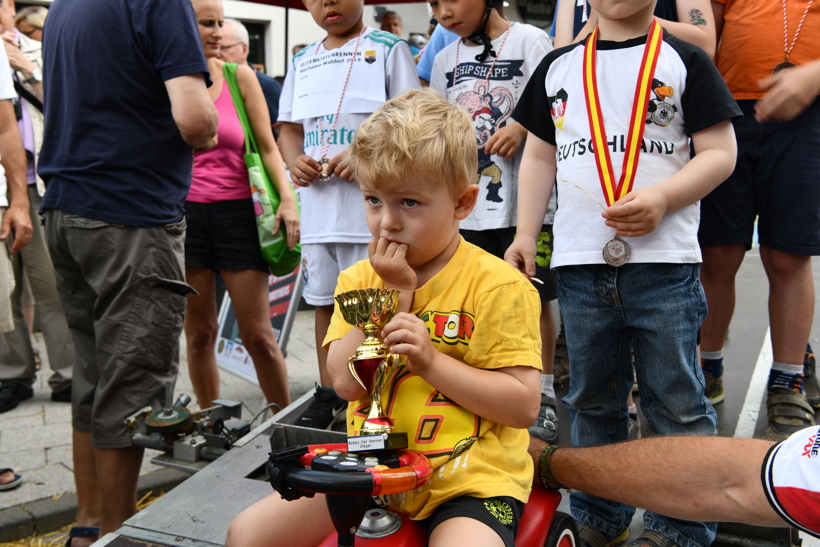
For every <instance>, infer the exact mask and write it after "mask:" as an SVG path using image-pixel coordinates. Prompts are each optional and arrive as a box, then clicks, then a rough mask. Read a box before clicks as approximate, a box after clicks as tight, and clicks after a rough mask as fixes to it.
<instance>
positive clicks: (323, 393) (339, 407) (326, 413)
mask: <svg viewBox="0 0 820 547" xmlns="http://www.w3.org/2000/svg"><path fill="white" fill-rule="evenodd" d="M345 408H347V401H345V400H344V399H342V398H341V397H339V396H338V395H336V391H335V390H334V389H333V388H332V387H330V386H316V392H315V393H314V394H313V400H312V401H311V402H310V405H309V406H308V407H307V410H305V412H304V413H303V414H302V415H301V416H299V419H298V420H296V425H298V426H301V427H312V428H313V429H327V428H329V427H330V426H331V425H332V424H333V421H334V419H335V418H336V416H338V415H339V414H341V413H342V412H343V411H344V410H345Z"/></svg>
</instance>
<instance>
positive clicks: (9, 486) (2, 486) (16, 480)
mask: <svg viewBox="0 0 820 547" xmlns="http://www.w3.org/2000/svg"><path fill="white" fill-rule="evenodd" d="M3 473H11V474H13V475H14V478H13V479H12V480H11V482H7V483H5V484H0V490H11V489H13V488H17V487H18V486H20V485H21V484H23V477H21V476H20V475H18V474H17V473H15V472H14V469H12V468H11V467H4V468H2V469H0V475H2V474H3Z"/></svg>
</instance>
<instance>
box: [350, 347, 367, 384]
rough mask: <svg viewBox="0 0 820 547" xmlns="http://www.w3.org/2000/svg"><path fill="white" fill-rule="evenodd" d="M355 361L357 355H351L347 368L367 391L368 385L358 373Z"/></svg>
mask: <svg viewBox="0 0 820 547" xmlns="http://www.w3.org/2000/svg"><path fill="white" fill-rule="evenodd" d="M355 361H356V356H355V355H354V356H352V357H350V358H349V359H348V360H347V369H348V370H349V371H350V374H352V375H353V378H354V379H355V380H356V381H357V382H358V383H359V385H360V386H362V389H364V390H365V391H368V389H367V386H366V385H364V382H362V379H361V378H359V375H358V374H357V373H356V367H355V366H354V365H353V363H354V362H355Z"/></svg>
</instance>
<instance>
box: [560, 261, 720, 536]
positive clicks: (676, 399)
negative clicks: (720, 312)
mask: <svg viewBox="0 0 820 547" xmlns="http://www.w3.org/2000/svg"><path fill="white" fill-rule="evenodd" d="M556 271H557V273H558V305H559V307H560V308H561V313H562V315H563V318H564V326H565V329H566V336H567V349H568V351H569V359H570V362H571V363H572V366H571V367H570V382H569V393H568V394H567V396H566V397H564V399H563V402H564V405H565V406H566V407H567V410H568V411H569V415H570V427H571V432H572V444H573V445H574V446H597V445H603V444H608V443H614V442H618V441H624V440H627V439H628V438H629V433H628V430H627V428H628V422H629V418H628V415H627V407H626V400H627V395H628V394H629V391H630V389H631V386H632V352H633V351H634V354H635V368H636V371H637V376H638V385H639V387H640V393H641V397H640V402H641V410H642V411H643V413H644V415H646V418H647V419H648V421H649V423H650V425H651V426H652V428H653V429H654V430H655V432H656V433H658V434H660V435H700V436H709V435H714V434H715V429H716V426H717V417H716V415H715V410H714V408H712V404H711V403H710V402H709V400H708V399H707V398H706V396H705V395H704V388H705V381H704V378H703V372H702V371H701V368H700V363H699V360H698V353H697V334H698V328H699V327H700V324H701V323H702V322H703V320H704V318H705V317H706V298H705V296H704V294H703V288H702V287H701V284H700V277H699V267H698V264H626V265H624V266H621V267H620V268H613V267H612V266H607V265H604V264H601V265H586V266H562V267H559V268H557V269H556ZM570 500H571V507H572V514H573V517H574V518H575V519H576V520H578V521H580V522H582V523H584V524H587V525H589V526H592V527H593V528H595V529H596V530H599V531H600V532H602V533H603V534H604V535H606V536H608V537H614V536H617V535H618V534H619V533H621V532H623V530H625V529H626V528H628V527H629V524H630V522H631V519H632V515H633V514H634V512H635V509H634V508H633V507H629V506H627V505H623V504H620V503H615V502H612V501H608V500H604V499H602V498H597V497H594V496H589V495H586V494H581V493H580V492H576V493H573V494H572V496H571V498H570ZM645 522H646V526H647V528H649V529H651V530H654V531H657V532H660V533H662V534H663V535H665V536H667V537H669V538H671V539H673V540H674V541H675V542H676V543H678V544H679V545H681V546H682V547H706V546H708V545H710V544H711V543H712V540H713V539H714V534H715V530H716V527H715V526H713V525H711V524H704V523H693V522H688V521H681V520H676V519H670V518H667V517H664V516H661V515H657V514H655V513H651V512H647V513H646V516H645Z"/></svg>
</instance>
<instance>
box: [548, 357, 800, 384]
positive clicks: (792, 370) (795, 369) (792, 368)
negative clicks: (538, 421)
mask: <svg viewBox="0 0 820 547" xmlns="http://www.w3.org/2000/svg"><path fill="white" fill-rule="evenodd" d="M772 370H779V371H782V372H788V373H789V374H803V364H802V363H801V364H799V365H788V364H786V363H778V362H777V361H772ZM542 382H543V380H542Z"/></svg>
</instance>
